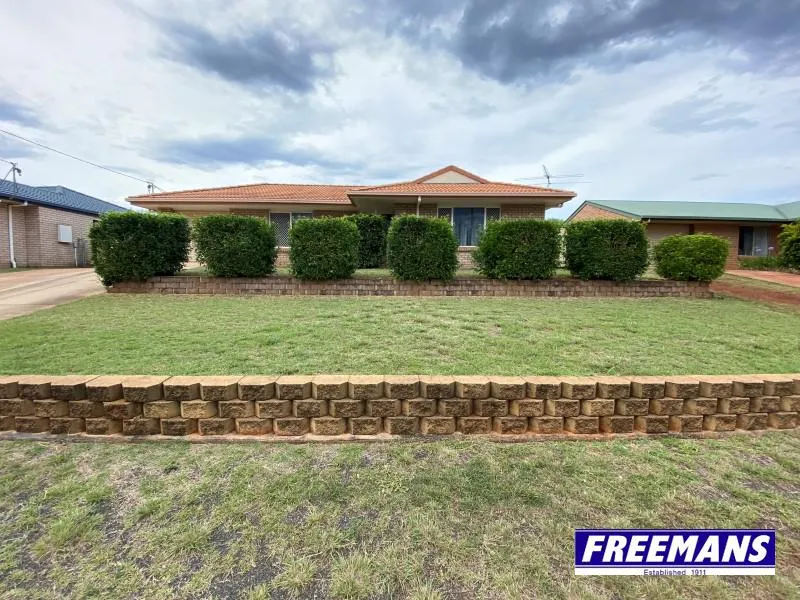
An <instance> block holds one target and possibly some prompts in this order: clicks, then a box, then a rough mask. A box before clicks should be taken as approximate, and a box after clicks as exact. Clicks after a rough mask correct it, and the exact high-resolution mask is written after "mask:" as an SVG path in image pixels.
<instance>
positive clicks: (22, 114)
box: [0, 98, 42, 127]
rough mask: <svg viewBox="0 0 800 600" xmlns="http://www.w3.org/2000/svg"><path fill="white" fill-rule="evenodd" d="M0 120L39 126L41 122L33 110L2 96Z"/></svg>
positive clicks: (26, 125)
mask: <svg viewBox="0 0 800 600" xmlns="http://www.w3.org/2000/svg"><path fill="white" fill-rule="evenodd" d="M0 121H6V122H8V123H16V124H17V125H22V126H24V127H39V126H41V124H42V121H41V120H40V119H39V116H38V114H37V113H36V112H35V111H34V110H32V109H30V108H28V107H26V106H23V105H22V104H19V103H17V102H13V101H11V100H8V99H4V98H0Z"/></svg>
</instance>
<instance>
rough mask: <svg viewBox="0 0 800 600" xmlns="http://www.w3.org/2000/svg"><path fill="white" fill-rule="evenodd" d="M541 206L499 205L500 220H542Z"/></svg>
mask: <svg viewBox="0 0 800 600" xmlns="http://www.w3.org/2000/svg"><path fill="white" fill-rule="evenodd" d="M544 210H545V207H544V205H543V204H501V205H500V218H501V219H544Z"/></svg>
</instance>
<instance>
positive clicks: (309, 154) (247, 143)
mask: <svg viewBox="0 0 800 600" xmlns="http://www.w3.org/2000/svg"><path fill="white" fill-rule="evenodd" d="M154 155H155V158H157V159H158V160H162V161H164V162H168V163H172V164H179V165H191V166H194V167H207V168H221V167H224V166H227V165H235V164H239V165H256V164H261V163H265V162H280V163H285V164H292V165H298V166H307V165H314V166H320V167H323V168H327V169H341V168H343V167H345V166H346V165H347V163H343V162H339V161H336V160H331V159H328V158H326V157H325V156H324V155H323V154H322V153H319V152H317V151H315V150H313V149H302V148H295V147H292V146H290V145H288V144H286V143H285V142H282V141H279V140H277V139H274V138H270V137H266V136H258V137H256V136H253V137H248V136H239V137H205V138H192V139H176V140H170V141H166V142H162V143H161V144H159V145H158V147H157V148H156V149H155V152H154Z"/></svg>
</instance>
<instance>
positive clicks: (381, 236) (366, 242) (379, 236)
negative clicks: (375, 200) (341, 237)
mask: <svg viewBox="0 0 800 600" xmlns="http://www.w3.org/2000/svg"><path fill="white" fill-rule="evenodd" d="M345 218H346V219H347V220H348V221H352V222H353V223H355V224H356V227H358V234H359V235H360V236H361V242H360V243H359V246H358V268H359V269H375V268H378V267H382V266H383V265H384V264H386V231H387V229H388V228H389V221H388V220H387V219H386V218H385V217H383V216H381V215H370V214H366V213H361V214H355V215H349V216H347V217H345Z"/></svg>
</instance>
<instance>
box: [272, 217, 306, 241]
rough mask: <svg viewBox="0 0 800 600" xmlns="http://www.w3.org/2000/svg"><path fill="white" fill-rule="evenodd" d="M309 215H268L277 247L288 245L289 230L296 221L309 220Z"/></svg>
mask: <svg viewBox="0 0 800 600" xmlns="http://www.w3.org/2000/svg"><path fill="white" fill-rule="evenodd" d="M312 217H313V215H312V214H311V213H270V214H269V220H270V223H272V224H273V225H274V226H275V239H276V241H277V242H278V246H284V247H285V246H288V245H289V230H290V229H291V228H292V225H294V224H295V223H296V222H297V221H300V220H301V219H310V218H312Z"/></svg>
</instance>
